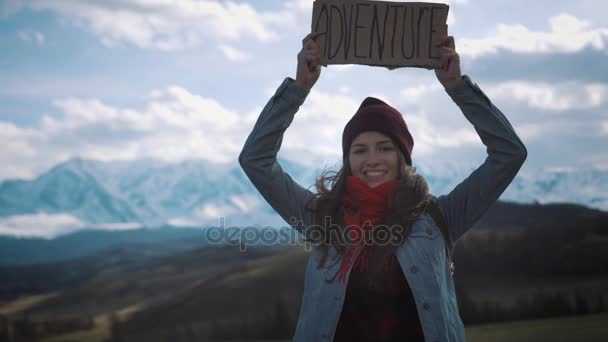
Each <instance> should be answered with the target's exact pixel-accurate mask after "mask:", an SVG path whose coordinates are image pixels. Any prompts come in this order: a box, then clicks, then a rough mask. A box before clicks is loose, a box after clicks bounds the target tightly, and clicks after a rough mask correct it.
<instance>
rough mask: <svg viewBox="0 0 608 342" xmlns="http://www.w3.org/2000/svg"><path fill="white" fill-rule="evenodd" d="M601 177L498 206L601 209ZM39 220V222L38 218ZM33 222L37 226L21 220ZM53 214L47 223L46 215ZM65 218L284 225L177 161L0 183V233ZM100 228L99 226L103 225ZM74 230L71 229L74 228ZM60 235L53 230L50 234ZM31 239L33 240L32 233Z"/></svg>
mask: <svg viewBox="0 0 608 342" xmlns="http://www.w3.org/2000/svg"><path fill="white" fill-rule="evenodd" d="M281 165H282V166H283V168H284V169H285V171H287V172H288V173H289V174H290V175H291V176H292V177H293V178H294V179H295V180H297V181H298V182H299V183H300V184H302V185H303V186H304V187H311V185H312V184H313V183H314V178H315V176H317V175H318V174H319V173H320V170H316V169H313V168H310V167H305V166H302V165H298V164H295V163H292V162H288V161H286V160H282V161H281ZM471 171H472V168H466V167H458V166H456V165H444V166H443V167H437V166H435V167H432V168H431V167H429V166H424V165H418V172H420V173H421V174H423V175H424V176H425V178H426V179H427V181H428V182H429V186H430V188H431V191H432V192H433V193H434V194H436V195H440V194H444V193H447V192H449V191H450V190H451V189H452V188H453V187H454V186H455V185H456V184H458V182H460V181H461V180H462V179H464V178H466V176H467V175H468V173H469V172H471ZM607 180H608V171H601V170H587V171H577V172H566V171H548V172H540V171H539V172H535V173H520V174H519V175H518V176H517V177H516V178H515V180H514V181H513V183H512V184H511V185H510V186H509V188H508V189H507V191H506V192H505V193H504V194H503V196H502V197H501V199H502V200H509V201H515V202H527V203H530V202H540V203H549V202H564V203H566V202H567V203H577V204H582V205H586V206H589V207H593V208H597V209H601V210H608V195H606V194H608V181H607ZM41 213H42V214H43V215H45V216H42V217H41V218H40V215H41ZM35 215H39V216H37V217H39V218H40V219H38V220H33V221H32V220H29V221H28V219H26V218H28V217H32V216H35ZM54 215H55V216H54ZM57 215H62V216H61V217H62V218H63V219H64V220H65V217H66V215H68V216H67V217H73V218H74V220H73V221H76V222H77V223H74V222H73V221H70V225H71V227H72V228H71V230H74V229H75V228H74V225H77V226H83V227H102V228H103V227H112V225H116V224H118V225H123V227H127V226H128V225H129V224H135V225H136V226H149V227H153V226H160V225H163V224H169V225H173V226H195V227H203V226H210V225H218V224H219V223H220V217H221V218H223V219H224V222H225V225H226V226H235V225H238V226H244V225H260V226H282V225H285V223H284V222H283V221H282V219H281V218H280V217H279V216H278V215H277V214H276V213H275V212H274V210H273V209H272V208H270V206H269V205H268V204H266V202H265V201H264V200H263V198H262V197H261V196H260V195H259V194H258V192H257V191H256V189H255V188H254V187H253V185H252V184H251V182H250V181H249V179H248V178H247V176H246V175H245V174H244V172H243V171H242V170H241V168H240V166H239V165H237V164H234V163H233V164H213V163H209V162H206V161H184V162H181V163H178V164H170V163H164V162H160V161H151V160H140V161H121V162H99V161H91V160H83V159H80V158H74V159H71V160H68V161H66V162H64V163H61V164H58V165H56V166H55V167H53V168H51V169H50V170H49V171H47V172H46V173H44V174H42V175H40V176H39V177H38V178H36V179H34V180H31V181H24V180H6V181H3V182H2V183H0V234H11V235H13V234H14V235H19V230H20V229H22V227H23V226H24V225H39V227H37V228H38V230H37V232H38V233H37V234H41V235H45V234H44V231H45V227H44V226H45V225H47V224H51V223H52V221H53V219H54V217H56V216H57ZM104 224H105V225H106V226H104ZM76 228H78V227H76ZM53 232H54V233H61V227H59V228H54V230H53ZM34 235H36V233H34Z"/></svg>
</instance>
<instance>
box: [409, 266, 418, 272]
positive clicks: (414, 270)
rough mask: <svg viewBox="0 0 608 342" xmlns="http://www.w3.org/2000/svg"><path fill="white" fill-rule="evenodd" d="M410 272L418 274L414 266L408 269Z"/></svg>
mask: <svg viewBox="0 0 608 342" xmlns="http://www.w3.org/2000/svg"><path fill="white" fill-rule="evenodd" d="M410 271H412V273H416V272H418V267H416V265H414V266H412V267H410Z"/></svg>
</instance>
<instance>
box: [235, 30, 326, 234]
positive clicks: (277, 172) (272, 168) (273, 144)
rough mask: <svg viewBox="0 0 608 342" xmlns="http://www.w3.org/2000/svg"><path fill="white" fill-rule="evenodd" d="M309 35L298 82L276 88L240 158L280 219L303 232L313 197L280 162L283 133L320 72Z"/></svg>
mask: <svg viewBox="0 0 608 342" xmlns="http://www.w3.org/2000/svg"><path fill="white" fill-rule="evenodd" d="M317 36H318V34H309V35H308V36H306V38H304V40H303V41H302V50H301V51H300V53H299V54H298V68H297V72H296V81H294V80H293V79H291V78H286V79H285V80H284V81H283V83H282V84H281V86H280V87H279V88H278V89H277V91H276V92H275V94H274V95H273V96H272V98H271V99H270V101H268V103H267V104H266V106H265V107H264V109H263V110H262V113H261V114H260V116H259V117H258V120H257V122H256V124H255V126H254V127H253V131H252V132H251V133H250V134H249V137H248V138H247V141H245V146H243V150H242V151H241V154H240V155H239V163H240V164H241V167H242V168H243V170H244V171H245V173H246V174H247V176H248V177H249V179H250V180H251V182H252V183H253V185H255V187H256V188H257V189H258V191H259V192H260V194H262V196H263V197H264V199H265V200H266V201H267V202H268V204H270V206H272V207H273V208H274V210H276V212H277V213H278V214H279V215H281V217H282V218H283V219H284V220H285V221H286V222H287V223H289V224H290V225H291V226H292V227H294V228H296V229H297V230H298V231H299V232H301V233H303V231H302V229H303V228H304V227H308V226H310V225H311V224H313V223H314V218H313V214H312V213H311V212H310V211H308V210H305V207H306V205H307V204H308V202H309V200H310V199H311V198H312V197H314V194H313V193H312V192H311V191H309V190H306V189H304V188H303V187H302V186H300V185H299V184H298V183H296V182H295V181H294V180H293V179H292V178H291V177H290V176H289V175H288V174H287V173H286V172H284V171H283V168H281V165H279V163H278V161H277V153H278V152H279V149H280V148H281V143H282V141H283V134H284V133H285V130H286V129H287V128H288V127H289V125H290V124H291V122H292V121H293V118H294V115H295V114H296V112H297V111H298V109H299V108H300V106H301V105H302V103H304V100H305V99H306V96H307V95H308V93H309V92H310V89H311V88H312V86H313V85H314V84H315V82H316V81H317V80H318V78H319V75H320V73H321V68H320V65H319V63H320V56H319V55H320V52H319V51H318V50H319V49H318V46H317V45H316V43H315V42H314V39H315V38H316V37H317Z"/></svg>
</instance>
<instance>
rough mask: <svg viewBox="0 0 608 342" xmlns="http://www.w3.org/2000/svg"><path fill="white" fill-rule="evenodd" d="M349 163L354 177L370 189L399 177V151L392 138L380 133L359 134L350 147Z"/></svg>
mask: <svg viewBox="0 0 608 342" xmlns="http://www.w3.org/2000/svg"><path fill="white" fill-rule="evenodd" d="M348 162H349V164H350V165H349V166H350V169H351V172H352V174H353V176H355V177H359V178H360V179H361V180H363V181H364V182H365V183H367V185H368V186H369V187H370V188H373V187H376V186H378V185H380V184H382V183H384V182H386V181H389V180H393V179H397V178H398V176H399V149H398V148H397V146H396V145H395V144H394V143H393V141H392V139H391V138H389V137H388V136H387V135H384V134H382V133H380V132H375V131H368V132H363V133H361V134H359V135H358V136H357V137H356V138H355V140H353V143H352V144H351V145H350V152H349V155H348Z"/></svg>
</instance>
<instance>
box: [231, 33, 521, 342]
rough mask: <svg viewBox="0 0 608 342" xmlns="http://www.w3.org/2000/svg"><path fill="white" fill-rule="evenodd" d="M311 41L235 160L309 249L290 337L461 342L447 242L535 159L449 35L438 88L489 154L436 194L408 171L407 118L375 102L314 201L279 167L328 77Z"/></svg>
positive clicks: (358, 118) (368, 103)
mask: <svg viewBox="0 0 608 342" xmlns="http://www.w3.org/2000/svg"><path fill="white" fill-rule="evenodd" d="M317 37H319V33H311V34H309V35H308V36H307V37H306V38H304V40H303V42H302V45H303V46H302V50H301V51H300V53H299V54H298V68H297V75H296V80H295V81H294V80H293V79H291V78H287V79H285V81H284V82H283V84H282V85H281V86H280V87H279V89H278V90H277V91H276V93H275V95H274V96H273V97H272V98H271V99H270V101H269V102H268V104H267V105H266V106H265V107H264V109H263V111H262V113H261V114H260V117H259V118H258V120H257V122H256V124H255V126H254V128H253V131H252V132H251V134H250V135H249V137H248V138H247V141H246V142H245V146H244V147H243V150H242V152H241V154H240V156H239V161H240V163H241V166H242V167H243V169H244V170H245V172H246V173H247V175H248V176H249V178H250V179H251V181H252V182H253V184H254V185H255V186H256V188H257V189H258V190H259V192H260V193H261V194H262V196H264V198H265V199H266V201H268V203H269V204H270V205H271V206H272V207H273V208H274V209H275V210H276V211H277V213H279V214H280V215H281V217H282V218H283V219H284V220H285V221H286V222H289V223H290V224H291V225H292V227H293V228H294V229H297V230H298V231H299V232H300V233H302V234H303V235H304V237H305V238H306V239H307V240H309V241H311V242H312V253H311V255H310V257H309V258H310V259H309V262H308V265H307V268H306V275H305V277H306V279H305V285H304V294H303V297H302V306H301V311H300V316H299V319H298V324H297V327H296V331H295V335H294V338H293V339H294V341H332V340H333V341H410V342H412V341H464V340H465V335H464V326H463V324H462V320H461V319H460V316H459V314H458V305H457V302H456V294H455V290H454V282H453V279H452V271H453V269H452V267H451V248H450V247H451V245H452V244H453V243H454V242H455V241H456V240H458V239H459V238H460V237H461V236H462V235H463V234H464V233H465V232H466V231H467V230H468V229H469V228H471V227H472V226H473V224H475V222H477V220H479V218H480V217H481V216H482V215H483V214H484V213H485V212H486V210H487V209H488V208H489V207H490V206H491V205H492V204H493V203H494V202H495V201H496V200H497V199H498V197H499V196H500V195H501V194H502V193H503V191H504V190H505V189H506V188H507V186H508V185H509V184H510V183H511V181H512V180H513V178H514V177H515V175H516V174H517V172H518V171H519V169H520V167H521V166H522V164H523V162H524V160H525V159H526V156H527V151H526V148H525V147H524V145H523V143H522V142H521V140H520V139H519V137H518V136H517V134H516V133H515V131H514V130H513V128H512V126H511V125H510V124H509V122H508V120H507V119H506V117H505V116H504V115H503V114H502V113H501V112H500V111H499V110H498V109H497V108H496V107H495V106H494V105H493V104H492V103H491V102H490V101H489V99H488V97H487V96H486V95H485V94H484V93H483V92H482V91H481V90H480V89H479V87H478V86H477V85H476V84H474V83H473V82H472V81H471V80H470V79H469V78H468V77H467V76H462V75H461V72H460V61H459V57H458V54H457V53H456V51H455V47H454V39H453V37H447V38H446V39H445V40H444V41H443V43H442V45H441V47H440V51H441V57H440V60H441V65H440V66H439V67H437V68H436V69H435V74H436V76H437V79H438V81H439V82H440V83H441V84H442V85H443V87H444V88H445V90H446V92H447V94H448V95H449V96H450V97H451V98H452V100H453V101H454V102H455V103H456V104H457V105H458V106H459V107H460V109H461V110H462V112H463V113H464V115H465V117H466V118H467V119H468V120H469V121H470V122H471V123H472V124H473V125H474V127H475V130H476V132H477V133H478V134H479V136H480V138H481V140H482V142H483V143H484V144H485V145H486V150H487V152H488V157H487V158H486V160H485V162H484V163H483V164H482V165H481V166H479V168H478V169H477V170H475V171H474V172H473V173H472V174H471V175H470V176H469V177H467V178H466V179H465V180H464V181H462V182H461V183H460V184H458V185H457V186H456V187H455V188H454V189H453V190H452V191H451V192H450V193H448V194H445V195H441V196H439V197H435V196H433V195H431V194H430V193H429V188H428V185H427V183H426V181H425V179H424V178H423V177H422V176H421V175H419V174H417V173H416V170H415V168H414V167H413V166H412V151H413V148H414V140H413V139H412V135H411V134H410V132H409V129H408V127H407V124H406V122H405V120H404V118H403V115H402V114H401V113H400V112H399V111H398V110H397V109H395V108H393V107H391V106H390V105H388V104H386V103H385V102H383V101H381V100H379V99H376V98H371V97H368V98H366V99H365V100H364V101H363V102H362V103H361V106H360V107H359V109H358V110H357V112H356V113H355V114H354V115H353V117H352V118H351V120H350V121H349V122H348V123H347V125H346V126H345V128H344V131H343V134H342V158H343V160H342V162H343V163H342V167H341V168H340V170H338V171H337V172H333V173H331V172H326V173H325V174H323V175H322V176H321V177H319V179H318V180H317V192H316V193H313V192H311V191H309V190H307V189H305V188H303V187H302V186H300V185H299V184H297V183H296V182H294V181H293V180H292V178H291V177H290V176H289V175H287V174H286V173H285V172H284V171H283V169H282V168H281V166H280V165H279V163H278V162H277V153H278V152H279V149H280V147H281V142H282V139H283V134H284V132H285V130H286V129H287V128H288V127H289V125H290V124H291V122H292V121H293V118H294V115H295V113H296V112H297V111H298V108H299V107H300V106H301V105H302V104H303V103H304V100H305V99H306V96H307V95H308V93H309V91H310V89H311V88H312V86H313V85H314V84H315V83H316V81H317V80H318V78H319V76H320V74H321V68H320V49H319V46H318V45H317V43H316V41H315V39H316V38H317Z"/></svg>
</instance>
